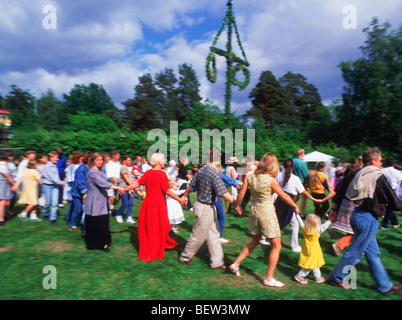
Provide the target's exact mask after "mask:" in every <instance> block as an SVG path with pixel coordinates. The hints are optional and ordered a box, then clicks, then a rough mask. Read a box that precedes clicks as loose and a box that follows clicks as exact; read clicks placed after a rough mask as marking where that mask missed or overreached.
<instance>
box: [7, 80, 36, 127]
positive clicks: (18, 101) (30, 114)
mask: <svg viewBox="0 0 402 320" xmlns="http://www.w3.org/2000/svg"><path fill="white" fill-rule="evenodd" d="M34 99H35V98H34V96H33V95H32V94H30V93H29V92H28V91H25V90H22V89H21V88H18V87H17V86H16V85H11V91H10V93H9V94H8V95H7V96H6V100H7V104H6V106H7V111H9V112H11V120H12V126H13V127H16V128H18V127H22V126H30V125H32V123H33V122H34V109H33V108H34V104H33V102H34Z"/></svg>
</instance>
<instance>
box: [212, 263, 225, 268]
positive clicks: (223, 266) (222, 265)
mask: <svg viewBox="0 0 402 320" xmlns="http://www.w3.org/2000/svg"><path fill="white" fill-rule="evenodd" d="M212 269H226V266H225V265H224V264H221V265H220V266H219V267H215V268H212Z"/></svg>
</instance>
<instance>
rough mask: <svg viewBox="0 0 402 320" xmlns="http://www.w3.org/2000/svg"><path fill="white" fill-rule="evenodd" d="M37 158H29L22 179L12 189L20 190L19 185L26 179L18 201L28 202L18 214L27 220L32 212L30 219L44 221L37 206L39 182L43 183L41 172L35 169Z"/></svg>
mask: <svg viewBox="0 0 402 320" xmlns="http://www.w3.org/2000/svg"><path fill="white" fill-rule="evenodd" d="M35 168H36V160H29V161H28V165H27V169H26V170H25V171H24V173H23V174H22V177H21V179H20V180H19V181H18V182H17V183H16V184H15V185H14V187H13V188H12V190H18V186H19V185H20V184H21V182H22V181H24V185H23V188H22V193H21V197H20V198H19V200H18V203H22V204H26V207H25V210H24V211H22V212H21V213H20V214H18V217H19V218H20V219H21V220H23V221H24V220H26V219H27V218H28V217H27V216H28V214H29V213H30V218H29V221H42V219H39V218H38V216H37V215H36V206H37V204H38V183H39V184H42V181H41V179H40V174H39V172H38V171H36V170H35Z"/></svg>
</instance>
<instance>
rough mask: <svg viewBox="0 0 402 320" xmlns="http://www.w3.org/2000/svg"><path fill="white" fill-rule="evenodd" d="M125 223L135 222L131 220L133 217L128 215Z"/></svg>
mask: <svg viewBox="0 0 402 320" xmlns="http://www.w3.org/2000/svg"><path fill="white" fill-rule="evenodd" d="M116 218H117V217H116ZM126 223H131V224H132V223H135V221H134V220H133V218H132V217H128V218H127V219H126Z"/></svg>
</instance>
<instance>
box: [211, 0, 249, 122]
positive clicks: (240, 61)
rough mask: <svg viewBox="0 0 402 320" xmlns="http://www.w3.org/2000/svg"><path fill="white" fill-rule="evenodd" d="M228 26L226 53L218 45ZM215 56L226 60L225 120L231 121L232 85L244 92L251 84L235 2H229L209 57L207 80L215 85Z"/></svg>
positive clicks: (230, 0)
mask: <svg viewBox="0 0 402 320" xmlns="http://www.w3.org/2000/svg"><path fill="white" fill-rule="evenodd" d="M225 26H227V29H228V30H227V43H226V51H225V50H222V49H219V48H217V47H216V43H217V41H218V39H219V36H220V35H221V33H222V31H223V30H224V29H225ZM233 30H234V31H235V33H236V39H237V43H238V45H239V47H240V50H241V54H242V58H239V57H238V56H237V55H236V54H235V53H234V52H233V48H232V33H233ZM215 54H217V55H219V56H222V57H225V58H226V66H227V69H226V87H225V119H226V121H228V120H229V119H230V109H231V108H230V101H231V98H232V88H231V87H232V85H235V86H238V87H239V88H240V90H243V89H244V88H246V87H247V86H248V84H249V83H250V71H249V70H248V67H249V66H250V64H249V62H248V61H247V58H246V53H245V52H244V49H243V46H242V43H241V41H240V35H239V31H238V29H237V25H236V21H235V18H234V16H233V0H229V1H228V3H227V10H226V16H225V19H224V20H223V24H222V26H221V28H220V30H219V31H218V33H217V34H216V36H215V39H214V42H213V43H212V46H211V47H210V53H209V55H208V57H207V63H206V72H207V78H208V80H209V81H210V82H212V83H215V82H216V78H217V71H216V56H215ZM238 71H242V72H243V75H244V78H245V79H244V80H243V81H239V80H237V79H236V77H235V75H236V72H238Z"/></svg>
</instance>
